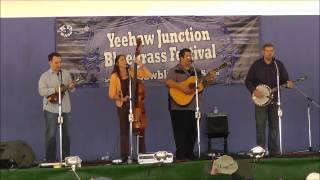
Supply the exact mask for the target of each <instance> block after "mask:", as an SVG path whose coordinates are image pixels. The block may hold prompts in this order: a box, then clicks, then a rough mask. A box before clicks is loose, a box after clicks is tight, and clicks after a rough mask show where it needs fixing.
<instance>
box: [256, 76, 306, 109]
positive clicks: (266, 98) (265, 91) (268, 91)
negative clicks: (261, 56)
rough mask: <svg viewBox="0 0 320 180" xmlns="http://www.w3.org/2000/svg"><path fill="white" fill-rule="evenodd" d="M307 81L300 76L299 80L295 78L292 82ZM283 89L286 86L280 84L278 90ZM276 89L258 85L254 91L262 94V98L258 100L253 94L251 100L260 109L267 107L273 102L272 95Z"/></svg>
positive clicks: (304, 77)
mask: <svg viewBox="0 0 320 180" xmlns="http://www.w3.org/2000/svg"><path fill="white" fill-rule="evenodd" d="M305 79H307V77H306V76H302V77H300V78H297V79H296V80H294V81H293V82H300V81H303V80H305ZM284 87H287V84H282V85H280V88H284ZM277 89H278V88H277V87H275V88H270V87H269V86H268V85H266V84H259V85H258V86H257V87H256V90H259V91H260V92H261V93H262V97H260V98H258V97H256V96H255V95H254V94H253V93H252V100H253V102H254V103H255V104H256V105H257V106H260V107H264V106H267V105H269V104H270V103H272V101H273V98H274V97H273V93H274V92H275V91H277Z"/></svg>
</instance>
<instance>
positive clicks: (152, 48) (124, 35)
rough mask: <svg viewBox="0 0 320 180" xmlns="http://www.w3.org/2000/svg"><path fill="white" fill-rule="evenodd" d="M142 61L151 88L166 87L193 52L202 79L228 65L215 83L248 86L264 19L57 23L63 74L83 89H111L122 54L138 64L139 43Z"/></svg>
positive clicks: (129, 19)
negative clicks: (184, 53)
mask: <svg viewBox="0 0 320 180" xmlns="http://www.w3.org/2000/svg"><path fill="white" fill-rule="evenodd" d="M137 38H141V40H142V48H141V60H142V63H144V64H145V66H147V67H148V68H149V69H150V71H151V72H152V77H151V79H149V80H147V81H146V85H163V83H164V80H165V79H166V76H167V73H168V70H169V69H170V68H171V67H173V66H175V65H176V64H178V63H179V57H178V53H179V50H180V49H182V48H190V49H191V50H192V54H193V60H194V64H195V66H196V67H198V68H199V69H201V70H202V74H206V73H208V72H209V71H210V70H211V69H213V68H216V67H219V66H220V65H221V64H223V63H224V62H227V66H226V68H224V69H221V70H220V72H219V75H218V76H217V79H216V81H215V83H218V84H227V85H230V84H239V83H243V81H244V79H245V77H246V74H247V71H248V69H249V67H250V65H251V64H252V63H253V62H254V60H256V59H257V58H258V57H259V51H260V50H259V17H258V16H160V17H159V16H155V17H150V16H142V17H140V16H139V17H138V16H129V17H127V16H126V17H121V16H115V17H62V18H56V50H57V52H59V53H61V55H62V59H63V68H65V69H68V70H69V71H70V72H71V73H72V75H73V76H74V78H79V77H81V78H82V79H83V80H82V81H81V82H80V85H79V86H80V87H105V86H108V82H109V78H110V75H111V72H112V69H113V66H114V59H115V57H116V56H117V55H119V54H124V55H125V56H126V59H127V62H128V63H129V64H131V63H132V60H133V59H134V54H135V49H136V39H137Z"/></svg>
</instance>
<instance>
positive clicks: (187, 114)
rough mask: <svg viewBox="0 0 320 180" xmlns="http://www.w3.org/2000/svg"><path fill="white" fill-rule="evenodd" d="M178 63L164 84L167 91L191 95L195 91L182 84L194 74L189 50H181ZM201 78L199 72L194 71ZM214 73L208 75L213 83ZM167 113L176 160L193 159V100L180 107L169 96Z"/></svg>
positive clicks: (194, 124)
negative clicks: (169, 118) (171, 129)
mask: <svg viewBox="0 0 320 180" xmlns="http://www.w3.org/2000/svg"><path fill="white" fill-rule="evenodd" d="M179 58H180V62H179V64H177V65H176V66H174V67H173V68H171V69H170V70H169V73H168V76H167V79H166V84H167V87H168V88H169V89H177V90H180V91H182V92H184V93H185V94H192V93H194V92H195V89H193V88H191V87H190V86H188V85H187V84H184V83H182V82H183V81H185V80H186V79H188V78H189V77H191V76H194V74H195V72H194V70H193V68H192V67H191V62H192V55H191V50H190V49H187V48H185V49H182V50H180V52H179ZM196 71H197V75H199V76H201V73H200V70H199V69H196ZM214 77H215V73H212V75H210V77H209V80H210V81H213V79H214ZM169 111H170V116H171V122H172V128H173V133H174V140H175V144H176V160H178V161H179V160H187V159H194V154H193V148H194V143H195V140H196V134H197V131H196V119H195V98H194V97H193V98H192V101H191V102H190V103H189V104H187V105H180V104H178V103H177V102H175V101H174V100H173V99H172V97H171V96H169Z"/></svg>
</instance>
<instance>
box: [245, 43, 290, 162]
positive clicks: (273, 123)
mask: <svg viewBox="0 0 320 180" xmlns="http://www.w3.org/2000/svg"><path fill="white" fill-rule="evenodd" d="M262 53H263V57H262V58H261V59H259V60H257V61H255V62H254V63H253V64H252V66H251V67H250V69H249V71H248V74H247V77H246V80H245V85H246V87H247V88H248V90H249V91H250V93H251V94H252V98H253V100H254V102H255V119H256V138H257V139H256V140H257V145H258V146H261V147H262V148H264V149H266V140H265V139H266V138H265V129H266V123H267V121H268V126H269V133H268V136H269V137H268V150H269V153H270V156H273V155H276V154H278V153H279V148H278V144H277V138H278V128H279V123H278V113H277V110H278V108H277V103H276V102H277V91H275V92H273V91H271V89H272V88H275V87H277V69H276V65H275V64H277V65H278V68H279V74H280V75H279V79H280V85H282V84H286V85H287V87H288V88H292V87H293V82H292V81H290V80H289V76H288V72H287V70H286V68H285V67H284V65H283V64H282V63H281V62H280V61H279V60H276V59H275V58H274V47H273V45H272V44H271V43H266V44H264V45H263V48H262ZM274 61H275V62H276V63H274Z"/></svg>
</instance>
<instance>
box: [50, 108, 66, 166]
mask: <svg viewBox="0 0 320 180" xmlns="http://www.w3.org/2000/svg"><path fill="white" fill-rule="evenodd" d="M58 116H59V114H58V113H51V112H48V111H44V118H45V120H46V160H47V161H50V162H54V161H56V135H57V130H58V131H59V128H58V127H59V124H58ZM62 117H63V124H62V158H63V159H64V158H65V157H68V156H70V138H69V132H68V123H69V116H68V114H67V113H63V114H62ZM58 136H59V135H58ZM59 152H60V151H59ZM59 158H60V156H59Z"/></svg>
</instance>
